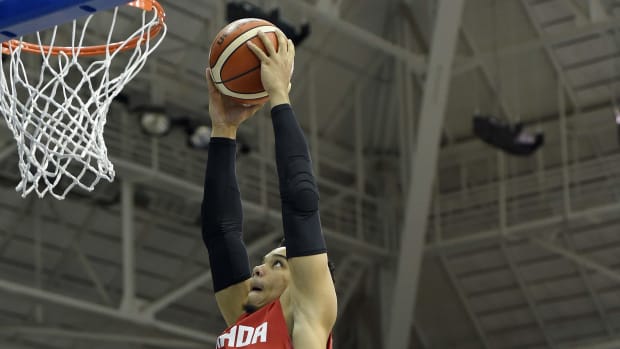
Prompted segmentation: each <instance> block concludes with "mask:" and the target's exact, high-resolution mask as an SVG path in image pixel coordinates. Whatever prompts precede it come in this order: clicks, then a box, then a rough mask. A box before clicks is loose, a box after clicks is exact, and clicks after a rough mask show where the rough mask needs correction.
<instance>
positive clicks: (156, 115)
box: [136, 106, 172, 137]
mask: <svg viewBox="0 0 620 349" xmlns="http://www.w3.org/2000/svg"><path fill="white" fill-rule="evenodd" d="M136 112H137V113H138V114H139V115H140V127H141V128H142V131H143V132H144V133H146V134H148V135H150V136H155V137H161V136H164V135H166V134H167V133H168V132H170V129H171V128H172V121H171V120H170V117H169V116H168V114H167V113H166V110H165V109H164V108H163V107H150V106H149V107H140V108H138V109H137V110H136Z"/></svg>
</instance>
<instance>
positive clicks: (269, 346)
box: [216, 299, 332, 349]
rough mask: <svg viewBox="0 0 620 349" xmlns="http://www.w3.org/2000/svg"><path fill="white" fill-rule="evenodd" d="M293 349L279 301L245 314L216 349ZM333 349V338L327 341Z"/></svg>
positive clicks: (219, 341) (218, 340)
mask: <svg viewBox="0 0 620 349" xmlns="http://www.w3.org/2000/svg"><path fill="white" fill-rule="evenodd" d="M229 348H247V349H293V341H292V340H291V338H290V337H289V335H288V328H287V327H286V321H285V320H284V313H283V312H282V305H281V304H280V300H279V299H277V300H275V301H273V302H271V303H269V304H267V305H265V306H264V307H262V308H260V309H258V310H257V311H255V312H253V313H252V314H248V313H244V314H243V315H241V317H239V319H238V320H237V322H236V323H235V324H234V325H232V326H230V327H228V328H227V329H226V331H224V333H223V334H221V335H220V336H219V337H217V343H216V349H229ZM326 348H327V349H332V336H331V335H330V336H329V338H328V340H327V346H326Z"/></svg>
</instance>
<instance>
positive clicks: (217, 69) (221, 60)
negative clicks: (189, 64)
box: [211, 25, 277, 99]
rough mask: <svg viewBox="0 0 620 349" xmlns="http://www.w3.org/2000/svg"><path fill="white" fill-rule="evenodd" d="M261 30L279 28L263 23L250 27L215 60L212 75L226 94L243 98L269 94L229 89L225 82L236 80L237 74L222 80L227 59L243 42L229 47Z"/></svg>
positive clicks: (267, 30) (273, 30) (266, 30)
mask: <svg viewBox="0 0 620 349" xmlns="http://www.w3.org/2000/svg"><path fill="white" fill-rule="evenodd" d="M259 30H264V31H265V32H275V31H276V30H277V28H275V27H273V26H267V25H261V26H257V27H254V28H250V29H248V30H246V31H245V32H243V33H242V34H240V35H239V36H237V38H235V39H234V40H233V41H231V42H230V43H228V45H227V46H226V48H225V49H224V50H223V51H222V52H221V53H220V56H219V57H218V59H217V60H216V61H215V64H214V65H213V67H212V68H211V77H212V78H213V81H214V82H215V81H218V82H216V86H218V87H219V88H220V90H224V91H222V92H223V93H224V94H227V95H229V96H231V97H237V98H242V99H257V98H262V97H266V96H267V95H268V94H267V92H265V91H262V92H257V93H240V92H236V91H233V90H231V89H229V88H228V87H227V86H226V85H224V83H226V82H228V81H231V80H234V79H236V78H238V77H239V76H236V77H234V78H231V79H227V80H226V81H222V75H221V71H222V67H223V66H224V64H225V63H226V61H228V58H229V57H230V56H232V54H233V53H234V52H235V51H236V50H237V49H238V48H239V47H241V44H239V45H237V46H236V47H235V48H232V49H229V48H231V47H233V43H235V42H245V41H247V40H248V39H249V38H252V37H254V36H256V33H257V32H258V31H259ZM248 33H250V34H249V35H248ZM244 36H249V38H243V37H244ZM259 67H260V66H259ZM257 68H258V67H256V68H253V69H252V70H249V71H246V72H244V73H242V74H241V75H244V74H247V73H249V72H251V71H254V70H255V69H257ZM241 75H240V76H241Z"/></svg>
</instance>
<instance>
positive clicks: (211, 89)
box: [206, 67, 216, 94]
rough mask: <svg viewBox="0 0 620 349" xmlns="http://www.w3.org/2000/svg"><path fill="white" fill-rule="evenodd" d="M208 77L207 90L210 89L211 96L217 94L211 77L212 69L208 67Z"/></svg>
mask: <svg viewBox="0 0 620 349" xmlns="http://www.w3.org/2000/svg"><path fill="white" fill-rule="evenodd" d="M206 75H207V76H206V77H207V88H208V89H209V94H212V93H213V92H215V90H216V89H215V85H214V84H213V77H212V76H211V68H209V67H207V70H206Z"/></svg>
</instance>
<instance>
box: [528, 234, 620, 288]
mask: <svg viewBox="0 0 620 349" xmlns="http://www.w3.org/2000/svg"><path fill="white" fill-rule="evenodd" d="M530 242H531V243H532V244H534V245H536V246H538V247H541V248H543V249H545V250H547V251H549V252H552V253H555V254H559V255H560V256H563V257H565V258H566V259H569V260H571V261H573V262H575V263H577V264H579V265H582V266H584V267H586V268H588V269H591V270H594V271H597V272H599V273H600V274H603V275H605V276H606V277H608V278H610V279H611V280H614V281H617V282H620V272H618V271H616V270H613V269H610V268H608V267H606V266H604V265H602V264H599V263H597V262H595V261H592V260H591V259H589V258H586V257H583V256H580V255H579V254H577V253H575V252H573V251H569V250H567V249H565V248H563V247H561V246H558V245H555V244H552V243H550V242H548V241H545V240H542V239H537V238H532V239H530Z"/></svg>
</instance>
